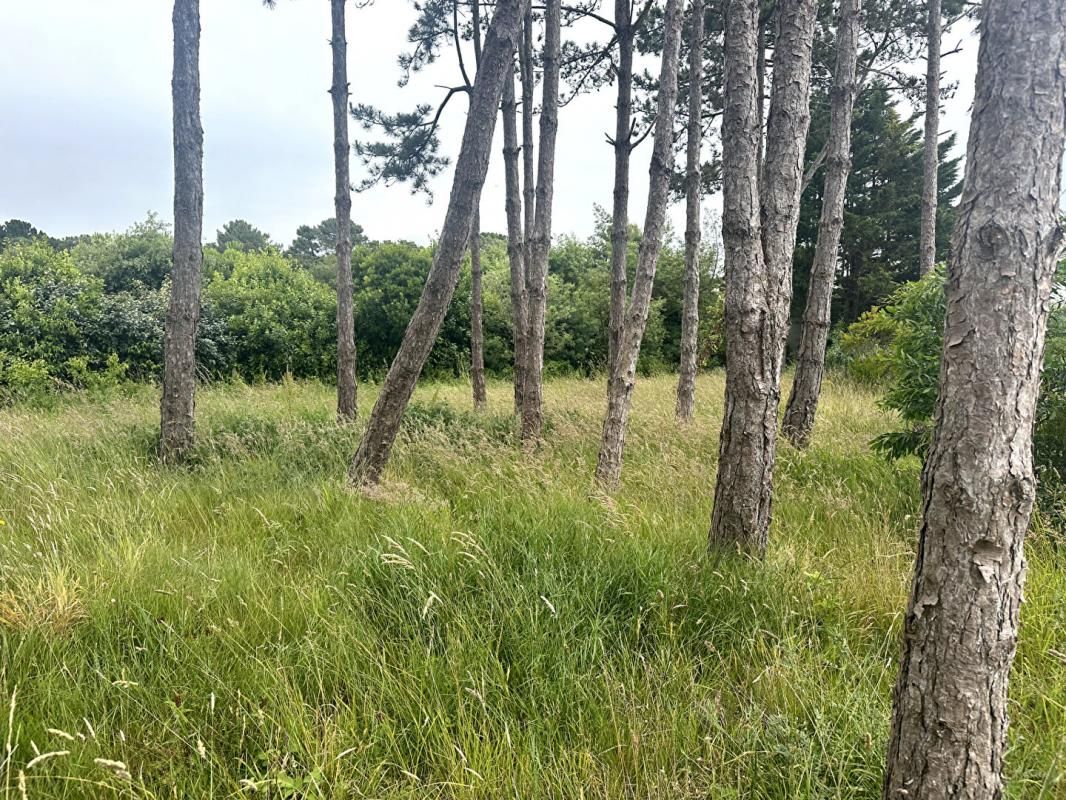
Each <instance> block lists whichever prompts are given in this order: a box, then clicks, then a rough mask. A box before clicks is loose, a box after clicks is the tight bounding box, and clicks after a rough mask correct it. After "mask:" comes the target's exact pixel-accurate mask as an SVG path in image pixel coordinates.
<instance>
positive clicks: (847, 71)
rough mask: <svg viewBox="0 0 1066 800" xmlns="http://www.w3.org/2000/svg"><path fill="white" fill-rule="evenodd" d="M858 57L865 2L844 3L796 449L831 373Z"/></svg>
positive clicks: (806, 317) (793, 413)
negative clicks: (829, 348) (828, 350)
mask: <svg viewBox="0 0 1066 800" xmlns="http://www.w3.org/2000/svg"><path fill="white" fill-rule="evenodd" d="M858 53H859V0H843V2H842V3H841V5H840V21H839V22H838V24H837V60H836V71H835V73H834V76H833V89H832V100H831V102H830V109H829V141H828V143H827V147H826V171H825V188H824V191H823V192H822V215H821V220H820V221H819V224H818V244H817V245H816V246H815V248H814V265H813V266H812V267H811V275H810V283H809V285H808V287H807V307H806V309H805V310H804V312H803V329H802V332H801V333H800V345H799V352H798V353H797V356H796V374H795V377H794V378H793V380H792V392H791V393H790V394H789V398H788V404H787V405H786V407H785V418H784V421H783V422H782V425H781V430H782V432H783V433H784V434H785V437H786V438H787V439H788V440H789V441H790V442H791V443H792V444H793V445H795V446H796V447H806V446H807V444H808V443H809V442H810V438H811V431H812V430H813V428H814V417H815V413H816V412H817V410H818V397H819V395H820V394H821V391H822V377H823V375H824V373H825V346H826V342H827V341H828V339H829V319H830V308H831V305H832V301H833V283H834V281H835V279H836V266H837V250H838V249H839V247H840V233H841V231H842V230H843V228H844V194H845V190H846V188H847V185H848V172H849V170H850V169H851V116H852V111H853V110H854V107H855V94H856V75H855V71H856V62H857V60H858Z"/></svg>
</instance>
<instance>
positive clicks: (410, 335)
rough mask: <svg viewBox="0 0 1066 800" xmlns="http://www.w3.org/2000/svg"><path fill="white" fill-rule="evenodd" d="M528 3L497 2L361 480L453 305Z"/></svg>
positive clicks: (391, 436) (386, 442) (371, 426)
mask: <svg viewBox="0 0 1066 800" xmlns="http://www.w3.org/2000/svg"><path fill="white" fill-rule="evenodd" d="M527 5H528V0H499V2H498V3H497V4H496V13H495V14H494V15H493V18H492V23H491V24H490V25H489V29H488V32H487V34H486V36H485V48H484V51H483V53H482V62H481V69H480V70H478V74H477V78H476V79H475V81H474V87H473V90H472V93H471V100H470V111H469V113H468V115H467V118H466V127H465V129H464V131H463V142H462V145H461V148H460V151H459V158H458V159H457V161H456V164H455V176H454V178H453V180H452V191H451V196H450V198H449V200H448V211H447V213H446V215H445V218H444V226H443V228H442V229H441V236H440V241H439V242H438V244H437V250H436V253H435V254H434V257H433V266H432V267H431V269H430V271H429V275H428V277H427V278H426V285H425V288H424V289H423V290H422V297H421V299H420V300H419V301H418V307H417V308H416V309H415V313H414V316H412V317H411V322H410V323H409V324H408V326H407V331H406V332H405V333H404V337H403V341H402V342H401V343H400V349H399V351H398V352H397V353H396V357H395V358H394V359H393V362H392V366H391V367H390V368H389V373H388V375H387V376H386V377H385V382H384V383H383V384H382V387H381V393H380V394H379V395H378V399H377V402H376V403H375V404H374V409H373V411H371V413H370V419H369V420H368V422H367V427H366V430H365V431H364V433H363V438H362V440H361V441H360V443H359V448H358V449H357V450H356V453H355V456H354V457H353V459H352V463H351V466H350V467H349V471H348V474H349V478H350V480H351V482H352V483H353V484H355V485H357V486H362V485H369V484H374V483H376V482H377V481H378V480H380V478H381V472H382V470H383V469H384V468H385V464H386V462H387V461H388V457H389V452H390V451H391V449H392V445H393V442H394V441H395V440H396V434H397V432H398V431H399V428H400V420H401V418H402V417H403V412H404V409H405V408H406V407H407V403H408V401H409V400H410V399H411V394H412V392H414V388H415V383H416V382H417V381H418V376H419V374H420V373H421V372H422V367H423V366H424V365H425V362H426V358H427V356H428V355H429V351H430V350H431V349H432V347H433V342H434V341H435V340H436V338H437V334H438V332H439V331H440V326H441V323H442V322H443V321H444V317H445V315H446V314H447V312H448V306H449V304H450V303H451V299H452V295H453V294H454V292H455V286H456V283H457V282H458V280H459V267H460V263H461V261H462V257H463V254H464V252H465V251H466V247H467V244H468V242H469V239H470V230H471V227H472V225H473V221H474V215H475V214H476V213H477V204H478V200H479V198H480V196H481V189H482V187H483V186H484V183H485V173H486V172H487V171H488V165H489V158H490V155H491V150H492V136H493V132H494V130H495V127H496V117H497V116H498V114H497V110H498V108H499V105H500V96H501V94H502V92H503V84H504V80H505V78H506V76H507V74H508V70H509V69H510V68H511V65H512V59H513V55H514V50H515V46H516V44H517V41H518V37H519V31H520V29H521V24H522V15H523V13H524V12H525V10H526V7H527Z"/></svg>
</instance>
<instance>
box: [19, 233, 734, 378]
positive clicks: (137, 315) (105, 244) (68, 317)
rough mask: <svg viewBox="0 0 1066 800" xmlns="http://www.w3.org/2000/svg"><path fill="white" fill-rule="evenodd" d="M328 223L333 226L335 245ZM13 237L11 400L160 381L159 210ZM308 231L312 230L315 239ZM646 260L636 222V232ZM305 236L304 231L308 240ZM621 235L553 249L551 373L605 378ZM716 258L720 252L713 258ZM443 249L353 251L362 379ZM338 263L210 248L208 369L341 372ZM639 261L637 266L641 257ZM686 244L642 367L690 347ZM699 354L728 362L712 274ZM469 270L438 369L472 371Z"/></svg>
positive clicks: (669, 275)
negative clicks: (683, 340)
mask: <svg viewBox="0 0 1066 800" xmlns="http://www.w3.org/2000/svg"><path fill="white" fill-rule="evenodd" d="M328 223H329V221H328V220H327V221H326V222H324V223H322V225H320V226H318V228H316V229H315V230H318V229H319V228H321V229H322V230H323V231H324V233H323V234H322V237H321V238H322V239H323V241H325V240H327V239H328V238H329V237H328V234H329V230H328ZM27 231H28V232H27V233H26V235H23V236H17V237H16V236H12V237H10V238H9V239H7V240H6V241H5V243H4V245H3V248H2V250H0V397H7V398H9V399H10V398H25V397H28V396H31V395H34V394H40V393H42V392H54V391H56V390H60V389H63V388H82V387H88V386H97V385H101V384H106V383H113V382H115V381H120V380H138V381H141V380H153V379H156V378H158V376H159V375H160V372H161V370H162V340H163V322H164V318H165V314H166V308H167V302H168V296H169V273H170V259H171V248H172V239H171V236H170V233H169V231H168V230H167V228H166V226H164V225H163V224H162V223H161V222H160V221H159V219H158V218H156V217H154V216H150V217H149V218H148V219H147V220H145V221H144V222H142V223H139V224H137V225H135V226H133V227H132V228H131V229H130V230H128V231H126V232H125V233H118V234H93V235H91V236H84V237H77V238H76V239H74V240H72V241H71V242H70V243H69V249H61V246H60V245H59V244H58V243H57V242H56V241H51V240H48V239H47V238H46V237H43V236H41V235H35V233H34V231H33V230H32V229H27ZM305 238H306V237H305ZM631 239H632V241H631V250H632V253H631V259H630V260H631V262H634V261H635V255H636V246H637V244H638V242H639V232H638V231H637V230H636V229H635V228H634V229H633V231H632V237H631ZM298 241H299V240H298ZM609 253H610V244H609V239H608V231H607V227H606V220H605V219H601V220H600V223H599V225H598V226H597V233H596V234H595V235H594V236H592V237H591V238H590V239H588V240H587V241H582V240H578V239H575V238H572V237H563V238H561V239H560V240H559V241H558V242H557V243H556V246H555V247H554V248H553V250H552V254H551V263H550V269H549V272H550V276H549V282H550V284H549V301H548V302H549V313H548V321H547V331H546V342H545V369H546V371H547V372H548V373H549V374H559V373H567V374H573V373H577V374H586V375H587V374H593V373H595V372H598V371H600V370H602V368H603V365H604V364H605V363H606V360H607V335H606V328H607V316H608V298H609V287H608V282H609V273H608V263H609ZM706 255H707V258H706V259H705V263H713V259H712V257H711V254H706ZM432 258H433V250H432V248H431V247H424V246H419V245H415V244H412V243H410V242H382V243H370V242H366V241H365V240H364V241H362V242H360V243H359V244H358V245H357V247H356V248H355V252H354V253H353V259H352V270H353V273H354V274H353V277H354V285H355V306H356V340H357V341H356V343H357V346H358V349H359V370H360V373H361V374H362V376H363V377H367V376H374V375H380V374H382V373H383V372H384V370H386V369H387V368H388V365H389V363H390V362H391V360H392V357H393V354H394V353H395V352H396V349H397V348H398V347H399V344H400V341H401V339H402V338H403V334H404V331H405V330H406V327H407V323H408V320H409V319H410V317H411V314H412V312H413V311H414V308H415V306H416V305H417V303H418V298H419V296H420V294H421V291H422V286H423V284H424V282H425V278H426V274H427V272H428V271H429V268H430V265H431V263H432ZM334 265H335V260H334V258H333V256H332V255H331V254H330V253H329V252H328V251H327V250H326V249H325V245H321V246H318V247H317V249H313V248H311V249H309V248H308V247H304V246H302V247H301V248H300V249H299V250H298V251H294V252H292V253H290V252H283V251H282V250H280V249H278V248H277V247H276V246H274V245H272V244H266V245H264V246H262V247H259V248H256V247H255V246H253V245H250V244H247V243H244V244H241V243H239V242H231V243H230V244H228V245H227V247H226V249H225V250H220V249H219V248H218V247H216V246H208V247H207V248H205V250H204V270H203V272H204V287H203V309H202V314H201V320H200V329H199V337H198V340H197V354H198V362H199V367H200V371H201V375H202V377H204V378H219V377H223V378H224V377H228V376H231V375H237V376H240V377H241V378H243V379H245V380H249V381H255V380H276V379H278V378H280V377H281V376H282V375H284V374H287V373H288V374H292V375H294V376H296V377H307V378H320V379H324V380H331V379H332V378H333V376H334V374H335V370H336V366H335V357H336V322H335V313H336V311H335V309H336V295H335V290H334V288H333V273H334V270H335V266H334ZM482 267H483V270H484V298H483V308H484V328H485V366H486V369H487V370H488V371H489V372H490V373H492V374H496V375H501V376H502V375H506V374H508V373H509V372H510V369H511V365H512V350H511V342H512V334H511V310H510V272H509V267H508V262H507V247H506V241H505V240H504V239H503V237H501V236H499V235H496V234H484V235H483V236H482ZM631 267H632V263H631ZM683 272H684V263H683V258H682V253H681V251H680V249H679V248H676V247H667V248H665V249H664V251H663V254H662V257H661V259H660V264H659V274H658V277H657V281H656V288H655V295H654V299H653V302H652V308H651V312H650V315H649V320H648V331H647V335H646V337H645V343H644V347H643V351H642V357H641V364H640V366H641V369H642V370H643V371H645V372H648V371H653V370H656V369H660V368H672V367H673V366H674V365H675V364H676V363H677V360H678V358H679V347H680V333H681V330H680V329H681V284H682V279H683ZM703 283H704V291H703V293H702V296H701V317H702V331H701V337H700V347H701V350H700V352H701V357H702V361H703V363H704V364H705V365H708V364H714V363H718V362H719V360H720V353H721V351H722V347H721V338H722V334H721V317H722V315H721V297H720V292H719V291H718V284H717V282H716V281H712V280H711V279H709V278H705V279H704V282H703ZM469 299H470V274H469V269H468V268H467V269H466V270H464V272H463V276H462V279H461V281H460V284H459V287H458V289H457V290H456V294H455V298H454V300H453V302H452V305H451V309H450V310H449V313H448V316H447V318H446V319H445V321H444V324H443V326H442V328H441V332H440V337H439V339H438V341H437V344H436V346H435V347H434V349H433V351H432V353H431V355H430V358H429V361H428V363H427V367H426V370H427V373H428V374H429V375H431V376H441V375H449V376H450V375H457V374H462V373H463V372H464V371H465V370H466V369H467V368H468V364H469V358H470V355H469V352H470V350H469V341H470V334H469V328H470V309H469Z"/></svg>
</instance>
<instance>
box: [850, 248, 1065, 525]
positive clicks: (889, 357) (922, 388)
mask: <svg viewBox="0 0 1066 800" xmlns="http://www.w3.org/2000/svg"><path fill="white" fill-rule="evenodd" d="M944 314H945V301H944V270H943V268H942V267H940V268H938V269H936V270H934V271H933V272H932V273H930V274H929V275H927V276H926V277H924V278H922V279H921V280H919V281H914V282H912V283H907V284H904V285H903V286H901V287H900V288H898V289H897V290H896V291H895V292H894V293H893V294H892V295H891V297H890V298H889V300H888V302H887V303H886V304H885V306H884V307H883V308H875V309H872V310H871V311H868V312H866V313H865V314H864V315H863V316H862V317H860V318H859V320H858V321H857V322H855V323H854V324H852V325H851V326H849V327H848V329H847V330H846V331H845V332H844V333H843V334H842V335H841V337H840V342H839V345H838V353H837V357H836V363H837V365H838V366H841V367H843V368H844V370H845V372H846V374H847V375H848V376H849V377H851V378H853V379H855V380H857V381H859V382H861V383H865V384H874V385H881V386H882V387H883V388H884V395H883V397H882V399H881V403H882V404H883V405H884V406H885V408H887V409H890V410H892V411H894V412H896V413H897V414H898V415H899V419H900V421H901V422H902V423H903V424H902V425H901V426H900V427H898V428H896V429H894V430H890V431H888V432H885V433H882V434H880V435H878V436H877V437H876V438H875V439H874V440H873V442H872V445H873V448H874V450H876V451H877V452H879V453H881V454H883V455H885V456H886V457H889V458H902V457H903V456H907V455H917V456H924V454H925V452H926V450H927V449H928V447H929V443H930V437H931V436H932V420H933V412H934V410H935V407H936V400H937V393H938V391H939V380H940V356H941V351H942V349H943V338H944V337H943V329H944ZM1033 456H1034V463H1035V465H1036V469H1037V473H1038V477H1039V478H1040V486H1041V506H1042V508H1043V509H1044V510H1045V511H1049V512H1051V513H1052V515H1054V516H1058V518H1059V519H1061V520H1062V521H1063V522H1064V523H1066V504H1063V503H1062V501H1063V499H1066V491H1064V490H1063V478H1064V477H1066V305H1063V304H1061V303H1059V304H1056V305H1055V306H1054V307H1053V308H1052V311H1051V315H1050V317H1049V320H1048V332H1047V341H1046V345H1045V353H1044V368H1043V372H1042V373H1041V385H1040V399H1039V402H1038V404H1037V414H1036V424H1035V426H1034V430H1033Z"/></svg>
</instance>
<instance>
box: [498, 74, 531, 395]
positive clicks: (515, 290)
mask: <svg viewBox="0 0 1066 800" xmlns="http://www.w3.org/2000/svg"><path fill="white" fill-rule="evenodd" d="M518 155H519V147H518V105H517V103H516V102H515V93H514V67H513V65H512V68H511V72H509V73H508V74H507V77H506V78H505V79H504V84H503V164H504V173H503V174H504V183H505V185H506V197H505V204H506V211H507V261H508V265H509V266H510V272H511V329H512V337H513V339H512V341H513V343H514V410H515V413H516V414H521V413H522V386H523V385H524V383H525V381H524V379H523V376H524V374H525V363H526V347H525V342H526V328H527V327H528V325H529V322H528V320H527V318H526V261H525V255H524V248H525V245H524V243H523V239H524V235H523V230H522V186H521V183H520V179H519V170H518Z"/></svg>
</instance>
